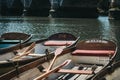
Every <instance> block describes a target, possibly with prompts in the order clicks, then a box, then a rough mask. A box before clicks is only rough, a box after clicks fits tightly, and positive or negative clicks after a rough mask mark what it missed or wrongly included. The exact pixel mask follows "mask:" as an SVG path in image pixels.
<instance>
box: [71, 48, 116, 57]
mask: <svg viewBox="0 0 120 80" xmlns="http://www.w3.org/2000/svg"><path fill="white" fill-rule="evenodd" d="M114 52H115V51H113V50H79V49H78V50H75V51H74V52H72V55H81V56H109V55H114Z"/></svg>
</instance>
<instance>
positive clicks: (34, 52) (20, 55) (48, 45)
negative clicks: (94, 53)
mask: <svg viewBox="0 0 120 80" xmlns="http://www.w3.org/2000/svg"><path fill="white" fill-rule="evenodd" d="M74 40H76V37H75V36H74V35H72V34H69V33H56V34H53V35H51V36H50V37H48V38H46V39H41V40H36V41H33V42H28V43H26V44H21V45H20V47H19V46H17V47H14V48H12V50H10V51H7V52H6V53H2V54H1V56H0V69H1V74H2V73H3V72H6V71H8V70H11V68H12V69H13V68H15V67H16V66H20V65H24V64H26V63H28V62H31V61H33V60H36V59H38V58H41V56H45V55H47V53H52V52H53V51H54V50H55V49H56V48H57V47H60V46H68V45H70V44H72V43H73V42H74ZM45 53H46V54H45ZM7 69H8V70H7Z"/></svg>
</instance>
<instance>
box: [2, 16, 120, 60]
mask: <svg viewBox="0 0 120 80" xmlns="http://www.w3.org/2000/svg"><path fill="white" fill-rule="evenodd" d="M5 32H24V33H28V34H33V35H35V36H36V37H35V38H38V39H41V38H46V37H48V36H50V35H52V34H55V33H59V32H67V33H71V34H73V35H75V36H80V37H81V39H88V38H102V39H108V40H113V41H116V43H117V44H118V46H119V45H120V20H108V17H99V18H97V19H82V18H78V19H77V18H76V19H75V18H74V19H73V18H64V19H63V18H41V17H1V18H0V35H1V34H2V33H5ZM118 54H119V53H118ZM119 58H120V57H119V55H118V57H117V58H116V59H119Z"/></svg>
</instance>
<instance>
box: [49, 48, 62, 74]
mask: <svg viewBox="0 0 120 80" xmlns="http://www.w3.org/2000/svg"><path fill="white" fill-rule="evenodd" d="M63 49H64V47H60V48H58V49H56V50H55V56H54V58H53V60H52V62H51V64H50V66H49V67H48V69H47V72H48V71H49V70H50V69H51V68H52V66H53V64H54V62H55V60H56V58H57V56H58V55H59V54H61V53H62V51H63Z"/></svg>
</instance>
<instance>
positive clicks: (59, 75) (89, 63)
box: [0, 39, 117, 80]
mask: <svg viewBox="0 0 120 80" xmlns="http://www.w3.org/2000/svg"><path fill="white" fill-rule="evenodd" d="M75 43H76V45H75V44H73V45H70V46H68V47H59V48H58V49H56V50H55V55H54V56H53V57H52V58H53V59H48V60H47V61H45V60H43V61H41V63H40V64H37V67H36V66H35V65H32V63H29V64H27V65H24V66H23V67H21V68H19V69H18V70H20V71H21V73H20V72H19V75H18V74H17V75H16V74H15V73H16V70H13V71H11V72H9V73H6V74H4V75H2V76H1V77H0V79H1V80H3V79H7V77H5V76H9V79H12V80H20V79H23V80H28V79H32V80H33V79H34V80H42V79H45V80H74V79H76V80H87V79H89V78H91V77H93V76H94V75H95V74H96V73H98V72H99V71H101V70H102V69H104V68H105V67H106V66H107V65H109V64H111V62H113V61H114V57H115V56H116V51H117V45H116V44H115V43H114V42H112V41H109V40H101V39H89V40H83V41H78V40H77V41H76V42H75ZM68 59H70V60H71V62H68V61H67V62H65V63H63V62H64V61H66V60H68ZM39 62H40V61H39ZM33 63H34V64H35V63H38V61H36V62H33ZM67 63H69V64H67ZM28 65H29V66H30V65H31V66H32V68H29V69H28V68H25V66H28ZM56 66H57V67H56ZM24 68H25V69H24ZM33 72H34V73H33ZM31 73H33V74H31ZM11 74H14V75H11ZM17 76H19V77H17Z"/></svg>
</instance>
